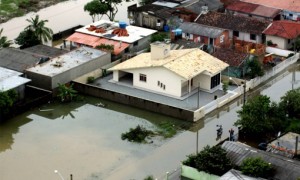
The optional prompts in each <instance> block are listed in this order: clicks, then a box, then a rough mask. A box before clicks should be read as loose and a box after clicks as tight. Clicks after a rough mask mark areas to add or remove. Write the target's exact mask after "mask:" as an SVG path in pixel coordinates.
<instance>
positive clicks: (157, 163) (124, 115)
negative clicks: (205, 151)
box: [0, 72, 300, 180]
mask: <svg viewBox="0 0 300 180" xmlns="http://www.w3.org/2000/svg"><path fill="white" fill-rule="evenodd" d="M296 79H300V73H299V72H296ZM291 80H292V74H291V73H290V74H287V73H286V74H284V75H280V76H279V77H278V78H277V81H273V82H271V84H273V85H272V86H269V85H266V86H264V87H262V88H261V92H262V94H266V95H268V96H270V97H271V99H272V100H274V101H277V100H278V97H279V96H282V95H284V93H285V91H287V90H289V89H291ZM299 86H300V84H299V83H298V84H296V85H295V88H296V87H299ZM283 87H284V88H283ZM98 102H102V103H105V104H108V108H101V107H96V106H94V104H96V103H98ZM240 102H241V99H237V100H235V101H234V102H232V103H231V104H229V105H228V106H226V107H224V108H222V109H220V110H219V111H218V112H215V113H214V114H211V115H210V116H208V117H206V118H205V119H204V121H199V122H197V123H194V124H191V123H186V122H183V121H180V120H177V119H173V118H170V117H166V116H162V115H159V114H154V113H150V112H147V111H143V110H139V109H135V108H131V107H128V106H123V105H119V104H116V103H112V102H108V101H104V100H100V99H96V98H92V97H87V98H86V100H85V101H83V102H75V103H71V104H55V103H50V104H46V105H45V106H43V107H40V108H36V109H34V110H32V111H29V112H27V113H25V114H22V115H20V116H17V117H15V118H14V119H12V120H10V121H8V122H7V123H4V124H0V142H1V143H0V162H1V164H0V179H1V180H19V179H30V180H40V179H47V180H48V179H59V176H58V174H55V173H54V170H58V171H59V172H60V173H61V174H62V175H63V176H64V177H65V178H66V179H67V178H68V177H69V175H70V174H73V177H74V179H80V180H81V179H87V180H93V179H112V180H114V179H116V180H117V179H143V178H145V177H146V176H147V175H153V176H154V177H156V178H159V179H162V178H164V177H165V175H166V172H167V171H168V172H172V171H174V170H175V169H177V168H178V167H179V166H180V162H181V161H182V160H184V159H185V158H186V155H188V154H191V153H195V152H196V149H197V148H196V139H197V138H196V137H197V136H196V135H197V133H196V132H197V130H199V131H198V137H199V141H198V142H199V145H198V149H199V150H201V149H202V148H203V147H204V146H206V145H215V144H216V143H217V142H219V141H220V140H216V129H217V128H216V125H219V124H222V125H223V130H224V131H223V132H224V133H223V135H222V139H224V138H227V137H228V135H229V133H227V132H228V130H229V129H230V128H232V127H233V123H234V122H235V120H236V119H237V113H236V111H237V110H239V109H240V108H241V104H240ZM161 121H168V122H172V123H173V124H174V126H176V127H178V129H181V130H179V131H178V132H177V135H175V136H174V137H172V138H169V139H164V138H162V137H155V138H154V139H153V143H151V144H136V143H131V142H127V141H122V140H121V138H120V136H121V133H123V132H126V131H128V130H129V128H132V127H135V126H136V125H143V126H145V127H147V128H148V129H152V130H155V129H157V128H158V127H157V125H158V123H159V122H161ZM234 129H235V130H236V132H237V129H236V128H234Z"/></svg>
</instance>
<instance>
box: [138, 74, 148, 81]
mask: <svg viewBox="0 0 300 180" xmlns="http://www.w3.org/2000/svg"><path fill="white" fill-rule="evenodd" d="M140 81H143V82H147V75H146V74H140Z"/></svg>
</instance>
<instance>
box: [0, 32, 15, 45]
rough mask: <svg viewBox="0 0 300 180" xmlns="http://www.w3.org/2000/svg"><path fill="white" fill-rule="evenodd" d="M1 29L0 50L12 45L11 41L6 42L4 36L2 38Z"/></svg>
mask: <svg viewBox="0 0 300 180" xmlns="http://www.w3.org/2000/svg"><path fill="white" fill-rule="evenodd" d="M2 32H3V28H2V29H0V49H1V48H6V47H9V46H10V45H11V44H12V41H11V40H7V37H6V36H2V35H1V34H2Z"/></svg>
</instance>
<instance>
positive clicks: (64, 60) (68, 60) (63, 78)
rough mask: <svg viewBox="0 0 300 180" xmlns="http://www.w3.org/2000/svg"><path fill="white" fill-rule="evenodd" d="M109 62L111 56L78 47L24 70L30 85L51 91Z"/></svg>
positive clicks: (95, 50)
mask: <svg viewBox="0 0 300 180" xmlns="http://www.w3.org/2000/svg"><path fill="white" fill-rule="evenodd" d="M110 62H111V54H110V53H107V52H104V51H100V50H97V49H93V48H89V47H80V48H78V49H75V50H73V51H70V52H69V53H66V54H63V55H61V56H58V57H55V58H52V59H50V60H49V61H47V62H45V63H43V64H39V65H36V66H35V67H32V68H29V69H27V70H26V75H27V77H28V78H30V79H31V80H32V82H31V85H33V86H36V87H39V88H42V89H46V90H50V91H51V90H53V89H55V88H57V87H58V84H65V83H68V82H70V81H72V80H74V79H76V78H78V77H80V76H82V75H84V74H86V73H90V72H92V71H94V70H96V69H100V68H101V67H102V66H104V65H107V64H109V63H110Z"/></svg>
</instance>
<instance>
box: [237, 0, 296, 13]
mask: <svg viewBox="0 0 300 180" xmlns="http://www.w3.org/2000/svg"><path fill="white" fill-rule="evenodd" d="M242 1H245V2H249V3H254V4H261V5H264V6H268V7H273V8H277V9H283V10H289V11H294V12H300V1H299V0H242Z"/></svg>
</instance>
